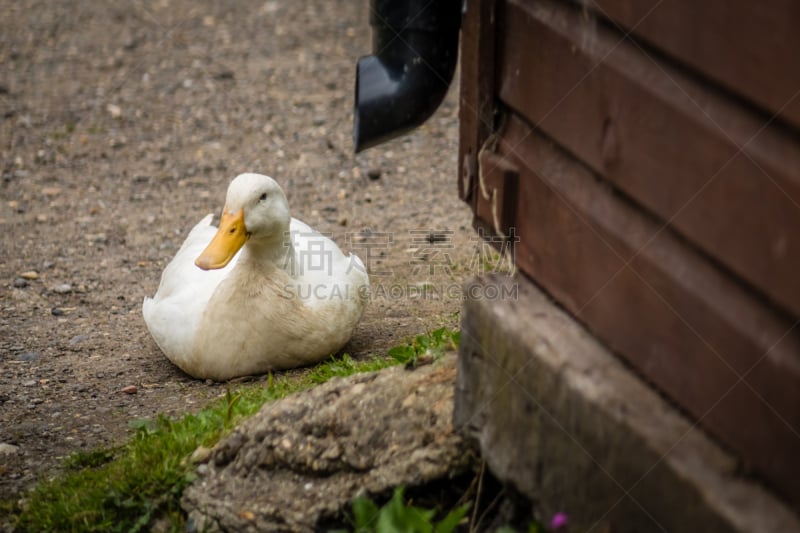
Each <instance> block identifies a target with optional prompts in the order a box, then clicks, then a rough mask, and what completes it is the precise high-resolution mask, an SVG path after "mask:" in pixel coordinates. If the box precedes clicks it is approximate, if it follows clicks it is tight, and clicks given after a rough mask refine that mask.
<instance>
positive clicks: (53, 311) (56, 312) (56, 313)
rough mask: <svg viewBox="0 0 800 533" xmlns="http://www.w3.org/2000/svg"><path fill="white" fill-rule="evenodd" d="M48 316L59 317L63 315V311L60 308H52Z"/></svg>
mask: <svg viewBox="0 0 800 533" xmlns="http://www.w3.org/2000/svg"><path fill="white" fill-rule="evenodd" d="M50 314H52V315H53V316H61V315H63V314H64V311H63V310H62V309H61V308H60V307H54V308H52V309H51V310H50Z"/></svg>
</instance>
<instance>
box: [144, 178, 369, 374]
mask: <svg viewBox="0 0 800 533" xmlns="http://www.w3.org/2000/svg"><path fill="white" fill-rule="evenodd" d="M263 190H266V191H267V192H266V193H264V192H262V191H263ZM259 197H260V200H259ZM265 197H266V198H265ZM234 212H240V215H239V216H240V218H239V219H237V221H241V227H238V229H237V228H235V227H230V223H231V221H230V220H227V221H226V220H225V217H226V216H228V217H229V218H232V216H233V215H231V214H230V213H234ZM237 214H238V213H237ZM273 219H276V220H277V222H276V221H275V220H273ZM211 220H212V215H208V216H206V217H205V218H203V220H201V221H200V223H198V224H197V225H196V226H195V227H194V228H193V229H192V230H191V232H190V233H189V236H188V237H187V238H186V241H185V242H184V243H183V245H182V246H181V248H180V250H178V253H177V254H176V255H175V258H174V259H173V260H172V261H171V262H170V263H169V264H168V265H167V267H166V268H165V269H164V272H163V274H162V276H161V284H160V285H159V288H158V291H157V292H156V294H155V296H154V297H153V298H152V299H151V298H145V300H144V304H143V306H142V312H143V314H144V320H145V322H146V324H147V327H148V329H149V330H150V333H151V335H152V336H153V338H154V339H155V341H156V343H157V344H158V346H159V347H160V348H161V350H162V351H163V352H164V353H165V354H166V356H167V357H168V358H169V359H170V360H171V361H172V362H173V363H175V364H176V365H177V366H179V367H180V368H181V369H182V370H184V371H185V372H186V373H187V374H190V375H191V376H194V377H197V378H210V379H214V380H226V379H231V378H234V377H238V376H246V375H251V374H260V373H264V372H267V371H269V370H273V369H281V368H291V367H296V366H302V365H307V364H311V363H315V362H318V361H320V360H322V359H324V358H325V357H328V356H329V355H331V354H333V353H335V352H336V351H338V350H339V349H340V348H341V347H342V346H343V345H344V344H345V343H346V342H347V341H348V340H349V339H350V336H351V335H352V333H353V330H354V328H355V325H356V323H357V322H358V320H359V319H360V318H361V315H362V313H363V311H364V307H365V304H366V302H367V300H368V292H369V279H368V276H367V273H366V269H365V267H364V265H363V263H362V262H361V261H360V260H359V259H358V257H356V256H355V255H349V256H345V255H344V254H343V253H342V251H341V250H340V249H339V247H338V246H336V244H335V243H334V242H333V241H331V240H330V239H328V238H327V237H325V236H323V235H321V234H320V233H318V232H316V231H314V230H313V229H312V228H310V227H309V226H308V225H306V224H304V223H303V222H301V221H299V220H296V219H292V218H289V216H288V206H287V205H286V199H285V196H284V195H283V191H281V190H280V187H278V186H277V184H276V183H275V182H274V181H273V180H272V179H271V178H268V177H267V176H261V175H258V174H243V175H242V176H239V177H237V178H236V179H235V180H234V181H233V182H232V183H231V186H230V188H229V189H228V198H227V200H226V210H225V215H223V221H222V222H221V224H220V228H219V229H218V228H215V227H214V226H212V225H211ZM226 224H227V225H226ZM223 226H225V227H223ZM287 226H288V227H287ZM235 229H236V230H237V231H239V232H240V233H241V235H240V236H239V238H240V240H241V242H243V243H244V244H243V245H242V244H239V245H238V246H239V247H241V249H240V250H239V251H238V253H237V252H236V250H234V251H233V252H232V253H231V255H230V257H229V258H227V259H226V260H225V261H224V264H223V263H221V262H217V261H216V259H209V258H208V254H209V250H211V249H212V247H214V246H218V245H219V243H217V241H218V240H225V239H226V238H228V237H230V235H233V234H234V233H235V232H234V230H235ZM228 234H230V235H228ZM245 234H246V235H245ZM231 238H233V237H231ZM215 243H217V244H215ZM222 246H227V244H224V243H223V244H222ZM237 249H238V248H237ZM204 250H205V251H204ZM212 253H213V252H212ZM212 263H213V264H212ZM197 265H202V266H203V268H201V267H199V266H197ZM209 265H210V266H209ZM220 265H222V266H220ZM205 268H208V270H205Z"/></svg>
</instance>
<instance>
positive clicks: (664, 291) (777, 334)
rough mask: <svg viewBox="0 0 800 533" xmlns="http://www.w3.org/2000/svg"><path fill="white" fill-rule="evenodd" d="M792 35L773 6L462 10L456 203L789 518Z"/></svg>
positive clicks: (796, 99) (794, 476) (795, 210)
mask: <svg viewBox="0 0 800 533" xmlns="http://www.w3.org/2000/svg"><path fill="white" fill-rule="evenodd" d="M584 4H585V5H584ZM790 21H793V22H790ZM797 21H800V3H797V2H792V1H790V0H775V1H765V2H760V3H750V2H745V1H739V0H729V1H723V0H714V1H709V2H700V3H697V2H689V1H679V0H663V1H662V2H658V1H655V0H642V1H639V0H599V1H595V2H588V1H587V2H584V3H582V4H579V3H573V2H566V1H556V0H485V1H483V2H470V3H469V4H468V10H467V14H466V17H465V20H464V26H463V31H462V55H461V58H462V67H461V69H462V81H461V84H462V85H461V116H460V120H461V133H460V140H461V143H460V160H461V162H462V165H461V171H460V176H459V193H460V195H461V197H462V199H464V200H465V201H467V202H469V203H470V204H471V205H472V206H473V210H474V211H475V213H476V222H477V223H478V224H479V225H483V226H487V227H489V228H493V229H495V230H496V231H497V232H499V233H502V234H507V233H508V231H509V228H510V227H514V228H515V233H516V236H518V237H519V238H520V241H519V242H518V243H517V246H516V250H515V255H516V262H517V265H518V267H519V268H520V269H521V270H522V271H523V272H525V274H527V275H529V276H530V277H532V278H533V279H534V280H535V281H536V282H537V283H539V284H540V285H541V286H542V287H543V288H545V289H546V290H547V291H548V292H549V293H550V294H551V295H552V296H553V297H554V298H555V299H557V300H558V301H559V302H560V303H561V304H562V305H564V306H565V307H566V308H567V309H568V310H569V311H571V312H572V313H573V314H574V315H575V316H576V317H577V318H578V319H579V320H581V321H582V322H583V323H585V324H586V326H587V327H588V328H589V329H590V330H592V331H593V332H594V333H595V334H596V335H597V336H598V337H599V338H600V339H601V340H603V341H604V342H605V343H606V344H608V345H609V346H610V347H612V348H613V349H614V350H615V351H616V352H617V353H619V354H620V355H621V356H622V357H624V358H625V359H627V360H628V361H629V362H630V363H631V364H632V365H633V366H634V367H635V368H636V369H637V370H638V371H639V372H641V373H642V375H644V376H645V377H646V378H647V379H648V380H650V381H652V382H653V383H654V384H655V385H656V386H657V387H659V388H660V389H661V390H663V391H664V392H665V393H666V394H668V395H669V396H670V397H671V398H673V399H674V400H675V401H676V402H678V403H679V404H680V405H681V406H682V407H683V408H685V409H686V410H687V411H688V412H689V413H691V414H692V415H693V417H694V418H695V419H696V420H697V422H698V424H699V425H700V426H702V427H703V428H705V429H706V430H708V431H709V432H711V433H712V434H713V435H715V436H716V437H717V438H719V439H720V440H722V441H723V442H724V443H725V444H727V445H728V446H730V447H731V448H732V449H734V450H735V451H736V452H737V453H738V454H739V455H740V457H741V458H742V465H743V468H744V470H745V471H747V472H750V473H754V474H756V475H759V476H762V477H764V478H765V479H767V480H768V481H769V483H770V484H771V485H772V486H773V487H774V488H776V489H777V491H778V492H780V493H781V494H782V495H783V496H784V497H786V498H789V499H790V500H791V501H792V502H793V504H794V505H796V506H798V507H800V453H799V452H800V325H799V324H798V319H800V275H799V274H800V272H799V271H800V56H798V53H800V32H797V31H796V30H795V26H796V23H797Z"/></svg>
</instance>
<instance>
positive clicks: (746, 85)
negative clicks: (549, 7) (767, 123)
mask: <svg viewBox="0 0 800 533" xmlns="http://www.w3.org/2000/svg"><path fill="white" fill-rule="evenodd" d="M585 5H586V6H587V8H589V9H591V10H592V11H594V12H595V13H597V14H598V15H600V16H603V17H607V18H610V19H611V20H612V21H613V22H614V23H616V24H618V25H620V26H622V28H624V30H625V31H631V32H632V34H633V35H634V36H636V37H637V38H639V39H642V40H643V41H645V42H647V43H648V44H652V45H653V46H655V47H657V48H659V49H661V50H663V51H665V52H667V53H668V54H669V55H671V56H673V57H675V58H676V59H678V60H679V61H681V62H683V63H685V64H686V65H689V66H691V67H692V68H694V69H697V70H698V71H700V72H702V73H703V75H705V76H707V77H709V78H712V79H714V80H715V81H717V82H719V83H721V84H722V85H724V86H726V87H727V88H730V89H731V90H733V91H734V92H736V93H738V94H740V95H741V96H743V97H745V98H747V99H749V100H751V101H752V102H754V103H755V104H757V105H759V106H762V107H763V108H764V109H765V110H766V111H767V113H768V114H769V115H773V114H777V115H778V116H779V117H780V118H782V119H784V120H786V121H788V122H789V123H791V124H793V125H794V126H796V127H800V95H798V94H797V93H798V91H800V68H798V57H797V54H798V51H800V31H797V25H798V22H800V2H797V1H796V0H767V1H764V2H747V1H732V0H703V1H702V2H686V1H680V0H590V1H585Z"/></svg>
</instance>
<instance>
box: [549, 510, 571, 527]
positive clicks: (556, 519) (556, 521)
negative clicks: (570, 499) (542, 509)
mask: <svg viewBox="0 0 800 533" xmlns="http://www.w3.org/2000/svg"><path fill="white" fill-rule="evenodd" d="M567 524H569V517H568V516H567V513H561V512H559V513H556V514H554V515H553V518H551V519H550V529H552V530H553V531H561V530H562V529H565V528H566V527H567Z"/></svg>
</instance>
